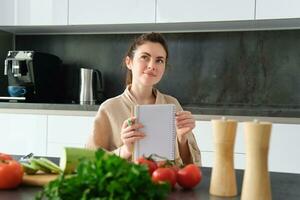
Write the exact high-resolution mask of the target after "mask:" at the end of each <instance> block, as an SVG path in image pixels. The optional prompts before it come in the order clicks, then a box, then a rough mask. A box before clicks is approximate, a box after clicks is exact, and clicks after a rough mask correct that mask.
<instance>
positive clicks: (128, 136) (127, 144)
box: [120, 117, 145, 159]
mask: <svg viewBox="0 0 300 200" xmlns="http://www.w3.org/2000/svg"><path fill="white" fill-rule="evenodd" d="M129 122H130V123H129ZM140 128H143V125H142V124H140V123H136V118H135V117H130V118H128V119H126V120H125V121H124V122H123V125H122V130H121V140H122V142H123V146H122V147H121V155H120V156H121V157H122V158H125V159H128V158H129V157H130V156H131V155H132V150H133V146H134V143H135V142H136V141H138V140H140V139H143V138H144V137H145V134H144V133H143V132H141V131H139V129H140Z"/></svg>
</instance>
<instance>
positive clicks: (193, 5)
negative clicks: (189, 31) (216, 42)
mask: <svg viewBox="0 0 300 200" xmlns="http://www.w3.org/2000/svg"><path fill="white" fill-rule="evenodd" d="M254 11H255V1H254V0H243V1H240V0H227V1H219V0H186V1H181V0H157V17H156V22H157V23H170V22H206V21H207V22H212V21H233V20H254Z"/></svg>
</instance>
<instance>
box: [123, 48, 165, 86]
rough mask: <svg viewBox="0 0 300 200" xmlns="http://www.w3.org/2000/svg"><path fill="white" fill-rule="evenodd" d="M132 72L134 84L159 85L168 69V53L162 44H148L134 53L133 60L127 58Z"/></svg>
mask: <svg viewBox="0 0 300 200" xmlns="http://www.w3.org/2000/svg"><path fill="white" fill-rule="evenodd" d="M126 64H127V67H128V69H130V70H131V71H132V84H139V85H142V86H153V85H154V84H156V83H158V82H159V81H160V80H161V78H162V76H163V74H164V72H165V67H166V51H165V49H164V48H163V46H162V45H161V44H160V43H153V42H146V43H144V44H143V45H141V46H139V47H138V48H137V49H136V51H135V52H134V56H133V59H130V58H129V57H127V58H126Z"/></svg>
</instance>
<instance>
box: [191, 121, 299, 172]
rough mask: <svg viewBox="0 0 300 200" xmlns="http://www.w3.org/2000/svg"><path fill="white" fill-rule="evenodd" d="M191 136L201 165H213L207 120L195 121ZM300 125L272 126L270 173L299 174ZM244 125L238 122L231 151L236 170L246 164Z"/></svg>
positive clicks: (209, 127) (210, 127) (211, 139)
mask: <svg viewBox="0 0 300 200" xmlns="http://www.w3.org/2000/svg"><path fill="white" fill-rule="evenodd" d="M193 132H194V134H195V137H196V140H197V143H198V146H199V148H200V150H201V154H202V165H203V166H207V167H212V166H213V158H214V146H213V145H214V144H213V136H212V125H211V122H210V121H197V122H196V128H195V129H194V131H193ZM299 141H300V125H299V124H278V123H276V124H273V126H272V133H271V139H270V147H269V170H270V171H275V172H289V173H300V159H298V157H299V155H300V148H299ZM245 148H246V147H245V141H244V125H243V123H242V122H239V123H238V128H237V133H236V141H235V148H234V162H235V163H234V164H235V168H236V169H244V168H245V164H246V154H245Z"/></svg>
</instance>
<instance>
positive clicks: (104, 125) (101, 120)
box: [86, 87, 201, 166]
mask: <svg viewBox="0 0 300 200" xmlns="http://www.w3.org/2000/svg"><path fill="white" fill-rule="evenodd" d="M153 92H154V94H155V95H156V101H155V104H175V105H176V111H182V107H181V106H180V104H179V103H178V101H177V99H175V98H174V97H172V96H169V95H165V94H162V93H160V92H159V91H158V90H157V89H153ZM134 105H137V101H136V99H135V98H134V96H133V95H132V94H131V93H130V91H129V89H128V87H127V88H126V89H125V91H124V92H123V93H122V94H121V95H119V96H116V97H114V98H111V99H108V100H106V101H105V102H103V103H102V104H101V105H100V107H99V110H98V112H97V115H96V117H95V121H94V127H93V131H92V134H91V135H90V137H89V140H88V142H87V144H86V147H87V148H90V149H97V148H104V149H106V150H108V151H111V152H113V153H115V154H117V155H120V147H121V146H122V145H123V143H122V141H121V136H120V134H121V127H122V124H123V122H124V121H125V120H126V119H127V118H129V117H130V115H131V110H132V109H133V108H134ZM188 147H189V151H190V154H191V158H192V162H193V163H195V164H197V165H199V166H200V165H201V157H200V150H199V148H198V146H197V143H196V140H195V137H194V134H193V133H192V132H190V133H188ZM175 162H176V164H178V165H181V164H183V163H182V159H181V158H180V154H179V152H178V140H177V143H176V154H175Z"/></svg>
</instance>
